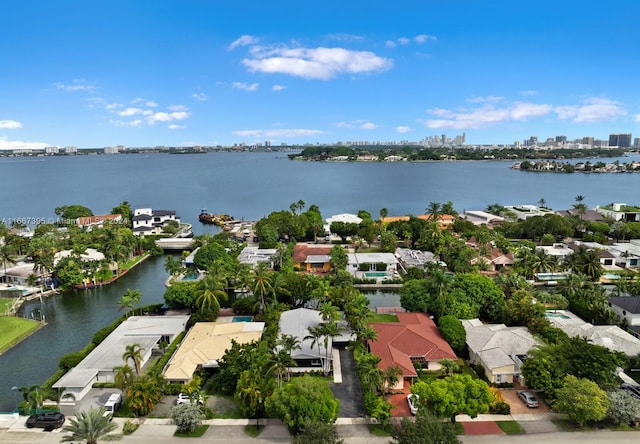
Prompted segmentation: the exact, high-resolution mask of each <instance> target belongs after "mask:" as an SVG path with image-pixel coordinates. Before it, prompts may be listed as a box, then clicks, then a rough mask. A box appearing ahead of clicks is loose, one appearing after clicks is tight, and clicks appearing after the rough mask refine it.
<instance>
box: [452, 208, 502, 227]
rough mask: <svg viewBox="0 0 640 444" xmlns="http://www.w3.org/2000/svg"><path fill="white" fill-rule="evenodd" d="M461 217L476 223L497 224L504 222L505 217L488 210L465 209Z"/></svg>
mask: <svg viewBox="0 0 640 444" xmlns="http://www.w3.org/2000/svg"><path fill="white" fill-rule="evenodd" d="M460 217H461V218H462V219H466V220H468V221H469V222H471V223H472V224H474V225H495V224H499V223H501V222H504V217H502V216H496V215H495V214H491V213H487V212H486V211H477V210H465V211H464V212H463V213H462V214H461V215H460Z"/></svg>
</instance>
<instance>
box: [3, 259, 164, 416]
mask: <svg viewBox="0 0 640 444" xmlns="http://www.w3.org/2000/svg"><path fill="white" fill-rule="evenodd" d="M164 258H165V256H157V257H150V258H149V259H147V260H146V261H145V262H143V263H142V264H140V265H138V266H137V267H136V268H134V269H133V270H131V271H130V272H129V273H127V274H126V275H125V276H123V277H122V278H120V279H119V280H118V281H116V282H114V283H113V284H111V285H108V286H106V287H100V288H96V289H91V290H73V291H69V292H65V293H61V294H59V295H54V296H50V297H48V298H44V299H43V301H42V303H41V302H40V300H38V299H35V300H32V301H29V302H27V303H25V304H24V305H23V306H22V307H21V309H20V310H19V312H18V315H19V316H24V317H27V318H33V319H38V320H40V319H42V317H43V316H44V319H45V321H46V324H45V325H44V326H43V327H42V328H41V329H40V330H38V331H37V332H35V333H34V334H33V335H31V336H30V337H28V338H27V339H25V340H24V341H22V342H21V343H20V344H18V345H17V346H15V347H13V348H12V349H11V350H8V351H7V352H6V353H4V354H3V355H0V411H11V410H13V409H14V407H15V400H14V399H15V398H14V393H13V392H12V390H11V388H12V387H14V386H15V387H28V386H32V385H40V384H42V383H43V382H44V381H46V380H47V379H48V378H49V377H50V376H51V375H53V373H55V372H56V370H57V369H58V361H59V359H60V357H61V356H63V355H65V354H67V353H70V352H74V351H78V350H80V349H82V348H83V347H84V346H85V345H87V344H88V343H89V341H90V340H91V338H92V337H93V334H94V333H95V332H96V331H97V330H99V329H100V328H102V327H105V326H106V325H109V324H110V323H111V322H113V321H114V320H115V319H116V318H117V317H118V316H120V315H122V312H119V311H118V301H120V298H121V297H122V295H123V294H124V293H125V292H126V291H127V289H137V290H139V291H140V292H141V293H142V295H143V296H142V300H141V303H142V305H150V304H159V303H163V302H164V300H163V295H164V291H165V288H164V280H165V278H166V277H167V274H166V272H165V271H164ZM17 399H18V402H20V401H21V400H22V394H21V393H17Z"/></svg>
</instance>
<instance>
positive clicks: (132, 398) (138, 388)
mask: <svg viewBox="0 0 640 444" xmlns="http://www.w3.org/2000/svg"><path fill="white" fill-rule="evenodd" d="M127 398H129V406H130V407H131V410H133V412H134V413H135V414H136V415H137V416H144V415H147V414H148V413H149V412H150V411H151V409H153V406H154V405H155V404H156V403H157V402H158V401H160V399H161V398H162V393H161V391H160V384H159V381H158V380H157V379H156V378H152V377H150V376H142V377H139V378H135V379H134V380H133V382H132V383H131V385H130V386H129V387H128V388H127Z"/></svg>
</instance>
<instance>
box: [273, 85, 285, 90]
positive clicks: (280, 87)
mask: <svg viewBox="0 0 640 444" xmlns="http://www.w3.org/2000/svg"><path fill="white" fill-rule="evenodd" d="M286 88H287V87H286V86H283V85H273V86H272V87H271V89H272V90H273V91H282V90H283V89H286Z"/></svg>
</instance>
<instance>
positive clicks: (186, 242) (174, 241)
mask: <svg viewBox="0 0 640 444" xmlns="http://www.w3.org/2000/svg"><path fill="white" fill-rule="evenodd" d="M192 245H193V239H192V238H188V237H169V238H166V239H158V240H157V241H156V246H158V247H160V248H162V249H163V250H179V251H182V250H190V249H191V247H192Z"/></svg>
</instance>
